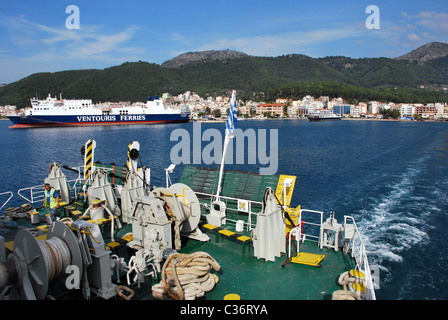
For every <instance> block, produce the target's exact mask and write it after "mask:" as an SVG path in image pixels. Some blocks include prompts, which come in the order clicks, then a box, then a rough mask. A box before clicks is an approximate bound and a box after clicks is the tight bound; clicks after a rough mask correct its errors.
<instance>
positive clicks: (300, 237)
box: [288, 209, 324, 258]
mask: <svg viewBox="0 0 448 320" xmlns="http://www.w3.org/2000/svg"><path fill="white" fill-rule="evenodd" d="M305 212H309V213H315V214H319V215H320V223H313V222H309V221H303V220H302V217H303V213H305ZM323 219H324V213H323V212H322V211H316V210H308V209H300V211H299V218H298V220H297V227H294V228H292V229H291V230H290V232H289V237H288V242H289V251H288V257H289V258H291V239H292V237H295V239H296V242H297V253H299V252H300V242H301V241H305V239H308V240H309V241H316V242H319V238H320V236H316V235H313V234H310V233H305V232H303V233H302V222H303V225H311V226H316V227H318V228H319V230H320V228H321V226H322V224H323ZM303 230H305V228H303ZM307 230H308V228H307ZM310 238H311V239H310ZM314 238H316V239H317V240H313V239H314Z"/></svg>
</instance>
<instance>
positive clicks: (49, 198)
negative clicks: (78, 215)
mask: <svg viewBox="0 0 448 320" xmlns="http://www.w3.org/2000/svg"><path fill="white" fill-rule="evenodd" d="M44 187H45V198H44V208H47V207H50V218H51V221H55V220H56V217H58V218H59V216H60V212H59V210H58V209H59V194H58V192H57V191H56V189H55V188H52V187H51V186H50V184H48V183H45V184H44Z"/></svg>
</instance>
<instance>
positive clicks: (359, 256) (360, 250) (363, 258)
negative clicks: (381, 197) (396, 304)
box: [344, 216, 376, 300]
mask: <svg viewBox="0 0 448 320" xmlns="http://www.w3.org/2000/svg"><path fill="white" fill-rule="evenodd" d="M347 226H351V227H352V228H353V230H354V234H353V237H352V240H351V255H352V257H353V258H355V261H356V268H357V269H358V270H361V271H363V272H364V274H365V277H366V288H367V292H366V298H367V299H369V300H375V299H376V296H375V289H374V288H375V286H374V282H373V278H372V271H371V270H370V265H369V261H368V260H367V254H366V247H365V246H364V242H363V241H362V237H361V233H360V232H359V230H358V227H357V225H356V222H355V219H354V218H353V217H352V216H344V228H347Z"/></svg>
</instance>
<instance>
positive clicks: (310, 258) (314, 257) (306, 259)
mask: <svg viewBox="0 0 448 320" xmlns="http://www.w3.org/2000/svg"><path fill="white" fill-rule="evenodd" d="M324 257H325V255H323V254H315V253H307V252H300V253H299V254H298V255H297V256H296V257H294V258H292V259H291V262H293V263H300V264H306V265H309V266H317V265H318V264H319V262H321V261H322V259H323V258H324Z"/></svg>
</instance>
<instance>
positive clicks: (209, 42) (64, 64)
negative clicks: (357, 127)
mask: <svg viewBox="0 0 448 320" xmlns="http://www.w3.org/2000/svg"><path fill="white" fill-rule="evenodd" d="M69 5H76V6H78V8H79V12H80V28H79V29H67V28H66V20H67V18H69V16H70V14H69V13H66V8H67V6H69ZM369 5H376V6H377V7H378V8H379V10H380V28H379V29H368V28H366V19H367V18H368V17H369V16H370V12H369V13H366V8H367V6H369ZM432 41H442V42H448V1H447V0H428V1H415V0H408V1H403V0H388V1H383V0H381V1H379V0H369V1H364V0H328V1H323V0H277V1H272V0H271V1H265V0H257V1H252V0H238V1H234V0H228V1H220V0H209V1H202V0H201V1H199V0H198V1H195V0H189V1H188V0H185V1H180V0H165V1H158V0H147V1H136V0H128V1H105V0H95V1H92V0H90V1H75V0H70V1H66V0H17V1H1V2H0V83H10V82H14V81H17V80H19V79H21V78H23V77H26V76H28V75H30V74H32V73H35V72H47V71H48V72H55V71H62V70H72V69H88V68H97V69H103V68H107V67H110V66H115V65H119V64H121V63H123V62H126V61H138V60H142V61H147V62H151V63H157V64H161V63H163V62H164V61H166V60H169V59H171V58H173V57H175V56H177V55H179V54H182V53H185V52H189V51H199V50H222V49H232V50H238V51H242V52H245V53H247V54H250V55H256V56H279V55H282V54H290V53H298V54H305V55H308V56H311V57H325V56H329V55H344V56H348V57H353V58H360V57H380V56H383V57H391V58H392V57H397V56H400V55H402V54H405V53H407V52H409V51H411V50H413V49H415V48H417V47H419V46H421V45H423V44H426V43H428V42H432Z"/></svg>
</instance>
